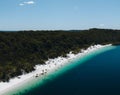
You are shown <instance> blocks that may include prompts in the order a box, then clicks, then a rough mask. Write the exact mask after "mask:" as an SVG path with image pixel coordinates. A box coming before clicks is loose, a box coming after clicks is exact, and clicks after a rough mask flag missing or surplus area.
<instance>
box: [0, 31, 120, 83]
mask: <svg viewBox="0 0 120 95" xmlns="http://www.w3.org/2000/svg"><path fill="white" fill-rule="evenodd" d="M109 43H112V44H119V43H120V31H119V30H110V29H90V30H81V31H80V30H76V31H75V30H71V31H16V32H2V31H1V32H0V81H8V80H9V78H11V77H15V76H17V75H20V74H22V71H23V70H24V71H25V72H26V73H28V72H30V71H32V70H34V66H35V65H36V64H44V62H45V61H46V60H47V59H48V58H55V57H58V56H65V55H66V53H68V52H70V51H73V52H75V53H76V52H78V51H80V49H81V48H87V47H88V46H90V45H95V44H109Z"/></svg>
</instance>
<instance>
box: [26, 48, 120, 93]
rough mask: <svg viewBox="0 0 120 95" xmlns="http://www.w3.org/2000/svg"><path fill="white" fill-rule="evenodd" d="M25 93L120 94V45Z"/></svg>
mask: <svg viewBox="0 0 120 95" xmlns="http://www.w3.org/2000/svg"><path fill="white" fill-rule="evenodd" d="M77 62H79V61H77ZM24 95H120V46H117V47H116V48H115V49H113V50H110V51H107V52H104V53H102V54H99V55H97V56H95V57H94V58H92V59H90V60H88V61H86V62H85V63H84V64H80V65H78V66H77V67H74V68H72V69H71V70H69V71H68V72H65V73H64V74H62V75H60V76H58V77H57V78H55V79H53V80H52V81H50V82H48V83H46V84H44V85H43V86H40V87H37V88H35V89H33V90H31V91H29V92H28V93H25V94H24Z"/></svg>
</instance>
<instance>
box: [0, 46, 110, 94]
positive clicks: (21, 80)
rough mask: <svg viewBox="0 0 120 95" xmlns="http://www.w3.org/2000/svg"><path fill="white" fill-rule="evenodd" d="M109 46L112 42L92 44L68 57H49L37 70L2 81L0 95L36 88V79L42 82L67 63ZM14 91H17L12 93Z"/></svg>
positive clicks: (36, 67) (37, 66)
mask: <svg viewBox="0 0 120 95" xmlns="http://www.w3.org/2000/svg"><path fill="white" fill-rule="evenodd" d="M108 46H111V44H109V45H95V46H90V47H89V48H87V49H86V50H81V51H82V52H81V53H78V54H72V52H70V53H69V54H67V57H66V58H64V57H58V58H55V59H49V60H48V61H46V62H45V63H46V64H45V65H36V66H35V69H36V70H35V71H33V72H31V73H29V74H24V75H21V76H18V77H16V78H14V79H11V80H10V82H9V83H7V82H0V95H13V94H15V93H18V92H19V91H21V89H24V90H25V91H26V90H29V89H28V88H27V87H31V88H34V87H35V86H36V84H34V83H35V81H41V83H42V81H44V78H45V77H46V76H48V75H50V74H52V73H54V72H55V71H56V70H59V69H60V68H63V67H65V65H69V64H70V63H71V62H72V61H73V60H76V59H77V58H81V59H82V58H83V57H84V56H85V55H88V54H90V53H92V52H94V51H96V50H99V49H102V48H104V47H108ZM38 85H39V84H38ZM13 91H15V92H14V93H12V92H13ZM8 93H9V94H8ZM10 93H11V94H10Z"/></svg>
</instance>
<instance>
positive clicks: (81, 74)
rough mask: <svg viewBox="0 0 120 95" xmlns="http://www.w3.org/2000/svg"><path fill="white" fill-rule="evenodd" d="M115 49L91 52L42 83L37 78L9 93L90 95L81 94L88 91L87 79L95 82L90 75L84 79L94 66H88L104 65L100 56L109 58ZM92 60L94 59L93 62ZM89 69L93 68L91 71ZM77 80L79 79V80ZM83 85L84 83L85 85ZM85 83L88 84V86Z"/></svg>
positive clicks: (47, 77) (111, 47) (12, 94)
mask: <svg viewBox="0 0 120 95" xmlns="http://www.w3.org/2000/svg"><path fill="white" fill-rule="evenodd" d="M116 49H117V47H114V46H109V47H105V48H102V49H100V50H97V51H95V52H92V53H90V54H88V55H86V56H84V57H83V58H80V59H79V58H78V59H76V60H74V61H72V64H70V65H67V66H65V67H64V68H62V69H60V70H58V71H57V72H55V73H53V74H50V75H49V76H46V77H45V78H44V79H42V81H41V80H40V79H39V78H37V79H36V80H34V81H33V82H28V83H27V85H25V86H24V87H23V88H21V89H16V90H15V91H14V92H12V93H11V95H61V94H62V95H90V94H88V93H87V94H84V93H83V91H85V92H86V90H88V92H89V90H90V89H88V86H90V85H89V84H90V83H89V81H90V80H89V79H92V78H93V80H95V79H94V78H95V76H92V75H91V76H90V75H89V77H88V76H87V78H85V76H86V75H87V73H89V72H92V71H93V70H94V69H95V68H93V67H94V66H93V67H92V66H90V65H91V64H93V63H96V64H95V66H97V64H98V66H99V65H100V63H99V62H101V63H104V61H106V60H103V59H101V57H100V56H102V57H103V55H104V56H105V57H106V56H109V55H108V53H109V52H112V51H113V50H116ZM99 57H100V58H99ZM103 58H104V57H103ZM94 59H96V60H95V62H94ZM91 60H93V62H91ZM83 63H84V64H83ZM89 66H90V67H89ZM91 68H93V70H92V69H91ZM85 70H86V71H85ZM96 70H97V68H96ZM95 72H96V71H95ZM98 74H99V73H98ZM101 74H102V73H101ZM96 76H97V75H96ZM77 78H78V79H79V78H80V80H78V79H77ZM101 78H102V76H101ZM95 81H97V80H95ZM83 83H85V85H84V84H83ZM86 83H88V85H87V84H86ZM95 83H96V82H95ZM92 85H94V83H93V84H92ZM92 85H91V86H92ZM26 88H27V89H26ZM83 88H84V89H83ZM73 89H74V90H73ZM76 91H77V93H76ZM95 91H96V90H94V92H95ZM97 95H98V94H97ZM102 95H103V94H102Z"/></svg>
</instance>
